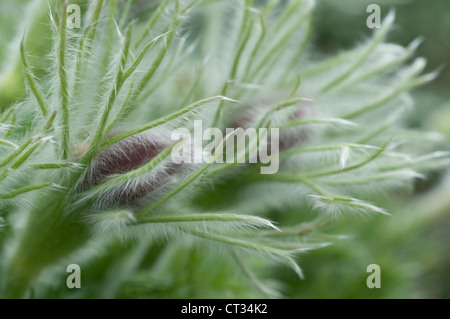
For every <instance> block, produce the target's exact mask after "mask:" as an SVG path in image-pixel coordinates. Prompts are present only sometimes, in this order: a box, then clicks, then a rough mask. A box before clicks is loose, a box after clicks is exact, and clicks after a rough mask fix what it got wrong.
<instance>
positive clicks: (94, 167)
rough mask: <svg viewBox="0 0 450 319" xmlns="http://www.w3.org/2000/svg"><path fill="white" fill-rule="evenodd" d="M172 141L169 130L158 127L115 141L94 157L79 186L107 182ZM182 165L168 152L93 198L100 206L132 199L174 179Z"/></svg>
mask: <svg viewBox="0 0 450 319" xmlns="http://www.w3.org/2000/svg"><path fill="white" fill-rule="evenodd" d="M173 143H174V141H172V140H171V139H170V134H167V132H164V131H161V130H159V131H158V132H156V131H154V130H149V131H146V132H142V133H139V134H135V135H132V136H129V137H127V138H125V139H123V140H120V141H119V142H116V143H115V144H113V145H111V146H109V147H107V148H106V149H104V150H102V151H101V152H100V153H99V154H98V155H97V156H96V157H95V158H94V160H93V161H92V163H91V164H90V166H89V168H88V170H87V172H86V175H85V177H84V181H83V183H82V189H83V190H89V189H92V188H95V187H97V186H101V185H108V184H105V183H107V182H109V181H111V180H113V179H114V178H116V177H120V176H121V175H123V174H127V173H129V172H132V171H135V170H137V169H139V168H141V167H143V166H145V165H146V164H148V163H149V162H150V161H152V160H153V159H154V158H155V157H156V156H157V155H159V154H160V153H161V152H162V151H164V150H165V149H167V148H169V147H170V146H171V145H172V144H173ZM186 156H187V155H186ZM185 166H187V167H188V165H186V164H184V163H181V164H177V163H175V162H174V161H173V159H172V158H171V156H170V154H169V155H168V156H167V157H166V158H164V159H163V161H162V162H161V163H159V164H158V165H157V166H156V167H155V168H153V169H152V170H150V171H148V172H142V174H139V176H133V177H130V178H129V179H126V180H121V181H119V182H118V183H117V185H115V184H113V185H108V188H107V190H106V191H103V192H101V194H100V195H99V198H97V199H96V200H95V201H94V202H95V204H96V206H98V207H99V208H111V207H118V206H124V205H128V204H131V203H134V202H136V200H138V199H141V198H143V197H145V196H147V195H148V194H150V193H151V192H153V191H155V190H157V189H159V188H161V187H162V186H163V185H166V184H168V183H170V182H172V181H174V180H175V177H176V176H179V175H180V174H182V173H183V171H184V167H185Z"/></svg>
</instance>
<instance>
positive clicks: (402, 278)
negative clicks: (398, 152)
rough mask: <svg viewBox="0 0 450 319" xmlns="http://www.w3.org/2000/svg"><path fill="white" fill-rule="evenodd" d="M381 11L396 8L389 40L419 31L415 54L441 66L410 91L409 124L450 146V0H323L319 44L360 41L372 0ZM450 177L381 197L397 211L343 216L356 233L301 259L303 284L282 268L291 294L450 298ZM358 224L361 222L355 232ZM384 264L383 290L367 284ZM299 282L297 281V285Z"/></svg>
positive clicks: (343, 226)
mask: <svg viewBox="0 0 450 319" xmlns="http://www.w3.org/2000/svg"><path fill="white" fill-rule="evenodd" d="M372 3H375V4H378V5H380V8H381V14H382V17H385V16H386V15H387V14H388V13H389V11H390V10H395V12H396V27H395V28H394V31H393V32H392V33H391V34H390V36H389V41H390V42H392V43H398V44H402V45H408V44H409V43H411V42H412V41H413V40H414V39H416V38H418V37H421V38H422V39H423V42H422V44H421V45H420V47H419V48H418V50H417V54H416V55H417V56H423V57H425V58H426V59H427V61H428V64H427V69H426V71H428V72H430V71H434V70H437V69H438V70H440V74H439V76H438V78H437V79H436V80H434V81H433V82H431V83H430V84H428V85H426V86H423V87H421V88H419V89H416V90H414V92H412V96H413V97H414V100H415V109H414V112H411V113H410V115H409V118H408V119H407V121H406V122H407V123H408V125H410V126H413V127H418V128H420V129H423V130H427V131H438V132H440V133H442V134H443V135H445V136H446V137H447V138H446V139H443V140H442V143H441V144H440V149H441V150H444V151H448V150H450V146H449V142H448V137H450V66H449V63H448V62H449V56H450V19H449V18H448V17H449V16H450V2H449V1H448V0H431V1H422V0H386V1H384V0H382V1H373V0H372V1H368V0H339V1H335V0H321V1H320V2H319V3H318V8H317V10H316V15H315V22H314V35H313V36H314V40H313V43H314V45H315V48H316V49H318V50H319V52H320V53H321V54H325V55H333V54H336V53H338V52H340V51H343V50H345V49H350V48H352V47H354V45H355V44H357V43H360V42H362V41H363V40H364V39H366V38H367V37H369V36H370V35H371V34H372V32H373V31H372V30H370V29H369V28H368V27H367V26H366V19H367V17H368V16H369V14H370V13H367V12H366V9H367V6H368V5H369V4H372ZM449 194H450V178H449V177H448V173H447V171H445V170H444V171H438V172H434V173H432V174H430V175H429V176H427V179H426V180H425V181H420V182H417V183H416V185H415V186H414V189H412V190H411V191H410V192H409V193H407V194H406V193H403V194H397V200H396V201H395V202H391V203H389V202H386V199H384V198H382V199H380V202H382V205H383V206H385V207H388V209H390V212H392V213H393V215H394V216H392V217H385V216H376V217H375V218H369V219H368V220H361V219H358V218H353V219H352V218H350V220H348V219H346V220H342V221H341V222H340V224H339V225H338V226H337V227H336V229H334V230H333V231H330V232H332V233H333V232H334V233H336V234H351V238H350V239H344V240H342V241H337V242H336V244H335V245H333V246H332V247H329V248H324V249H320V250H317V251H313V252H310V253H308V254H307V255H305V256H304V257H303V258H301V259H300V265H301V266H302V267H303V270H304V272H305V274H306V280H305V281H302V282H298V281H297V280H296V278H294V276H293V275H292V274H290V273H289V272H283V271H282V270H280V271H279V272H280V274H282V275H280V277H282V278H283V282H284V283H285V285H286V286H285V289H286V290H285V294H286V295H290V296H292V297H295V298H449V297H450V231H449V230H450V200H449V196H448V195H449ZM355 223H357V224H358V225H359V227H358V228H357V230H356V233H355V229H356V228H355V227H354V225H355ZM372 263H375V264H378V265H379V266H380V267H381V288H380V289H376V288H374V289H369V288H367V286H366V279H367V277H368V275H370V274H369V273H367V272H366V267H367V266H368V265H369V264H372ZM294 283H296V284H294Z"/></svg>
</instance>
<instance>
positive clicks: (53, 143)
mask: <svg viewBox="0 0 450 319" xmlns="http://www.w3.org/2000/svg"><path fill="white" fill-rule="evenodd" d="M75 3H76V4H79V5H80V7H81V13H82V15H81V17H80V19H81V28H80V29H77V28H73V29H70V28H68V27H67V25H66V23H65V22H66V21H67V18H71V16H70V14H71V12H68V10H66V9H67V5H68V4H67V3H64V4H63V2H62V1H50V7H49V6H48V4H47V1H34V2H33V3H31V4H30V7H28V6H25V5H22V6H19V5H18V7H20V9H22V10H23V12H29V10H32V9H33V10H34V11H32V12H36V16H35V17H34V18H31V17H30V18H29V19H28V20H27V21H26V22H27V28H26V32H25V35H24V37H23V40H22V42H20V43H17V42H14V45H13V46H12V48H13V54H12V55H6V54H3V55H2V58H3V61H2V62H3V65H9V67H10V68H9V69H8V68H5V69H4V72H3V73H1V74H0V76H1V82H0V83H1V87H0V90H1V91H2V93H4V92H7V93H8V98H6V97H5V96H6V95H5V94H1V95H0V99H1V100H0V107H1V113H0V215H1V217H0V244H1V250H0V262H1V277H0V296H2V297H15V298H20V297H48V296H55V295H57V296H73V297H123V296H127V297H142V296H144V297H161V296H163V297H180V296H181V297H192V295H191V292H192V291H194V290H195V287H196V285H197V284H198V285H200V282H201V285H203V286H202V287H203V288H202V289H204V291H203V292H202V293H203V295H202V293H200V292H199V295H200V296H208V297H210V296H211V295H208V291H210V290H211V291H213V290H214V289H215V288H214V287H215V285H216V287H219V288H217V291H220V290H221V289H228V291H229V293H228V294H227V295H226V296H228V297H230V296H231V297H242V296H244V297H245V296H255V295H256V296H270V297H272V296H279V294H277V292H276V289H274V288H276V285H273V284H272V283H271V282H270V281H267V280H266V279H267V277H269V276H259V275H257V273H258V271H259V270H260V269H261V267H263V266H267V265H268V264H271V263H272V262H273V261H275V262H280V263H284V264H285V265H287V266H288V267H290V268H292V269H293V271H295V272H296V273H297V274H298V275H299V276H300V277H303V273H302V270H301V268H300V266H301V262H300V263H298V260H297V259H296V257H297V255H298V254H300V253H302V252H304V251H308V250H313V249H319V248H322V247H325V246H328V245H330V244H332V243H333V242H334V241H335V239H334V238H329V237H326V236H323V231H325V227H327V226H329V225H331V224H333V223H334V222H335V221H336V216H341V215H342V217H345V216H346V215H347V214H370V213H381V214H388V213H389V212H388V211H386V209H385V208H383V207H378V206H376V205H375V204H374V203H373V202H372V199H373V198H374V197H373V195H374V194H380V193H381V194H390V193H391V192H392V190H394V189H398V188H402V187H405V186H407V185H410V184H411V182H412V181H413V180H414V179H416V178H420V177H421V176H422V175H421V172H423V171H427V170H429V169H431V168H433V169H434V168H436V167H442V166H446V165H448V163H449V161H448V154H447V153H442V152H438V153H430V152H432V151H433V150H432V148H431V147H429V143H428V142H429V140H430V139H431V137H432V136H430V139H429V138H428V137H429V136H427V135H425V134H422V133H418V132H415V131H411V130H408V129H406V128H403V127H402V126H401V119H402V117H403V116H404V112H406V111H408V110H409V109H411V107H412V99H411V97H410V96H409V94H408V92H409V91H410V90H411V89H413V88H415V87H417V86H419V85H422V84H424V83H426V82H428V81H431V80H432V79H433V78H434V76H435V74H422V71H423V68H424V66H425V62H424V60H423V59H422V58H417V59H412V56H413V55H414V50H415V49H416V47H417V45H418V42H417V41H414V42H413V43H412V44H411V45H410V46H408V47H406V48H405V47H401V46H399V45H395V44H391V43H386V36H387V34H388V33H389V31H390V29H391V28H392V26H393V23H394V14H392V13H391V14H389V15H388V16H387V17H386V18H385V19H384V22H383V25H382V27H381V28H380V29H379V30H377V31H375V32H374V34H373V36H372V37H371V38H370V39H368V40H367V41H366V42H364V43H362V44H361V45H360V46H358V47H356V48H355V49H353V50H350V51H347V52H342V53H339V54H337V55H335V56H332V57H327V58H320V57H318V56H317V55H316V54H315V53H314V50H313V47H312V44H311V41H310V40H311V33H312V17H313V10H314V7H315V1H313V0H303V1H297V0H291V1H278V0H271V1H256V0H255V1H252V0H245V1H238V0H234V1H230V0H223V1H220V0H214V1H212V0H189V1H187V0H168V1H167V0H163V1H147V2H146V1H131V0H128V1H117V0H111V1H101V0H97V1H77V2H75ZM36 8H37V9H36ZM68 15H69V16H68ZM49 16H50V18H48V17H49ZM36 28H40V34H41V35H40V37H41V38H42V41H44V43H47V44H48V45H47V46H43V47H42V46H41V47H39V46H37V45H35V44H33V41H32V36H33V35H34V34H35V33H36ZM18 32H19V34H21V33H22V32H23V29H20V30H18ZM34 36H35V35H34ZM17 39H20V37H17ZM46 39H51V41H49V40H46ZM37 56H39V59H37V58H36V57H37ZM411 59H412V60H411ZM13 86H16V87H19V88H20V87H22V88H23V90H22V91H21V90H20V89H19V90H16V91H17V93H16V94H15V96H14V98H11V97H10V96H9V95H11V94H12V93H11V92H16V91H15V90H13V88H12V87H13ZM21 92H22V93H21ZM9 93H11V94H9ZM238 101H239V102H241V103H237V102H238ZM298 108H303V110H305V112H302V113H301V114H302V115H301V116H300V115H298V114H297V115H298V116H293V114H294V115H295V114H296V113H295V112H296V110H297V109H298ZM248 110H250V111H251V112H250V113H251V114H252V115H251V117H252V119H251V122H254V124H253V125H254V126H255V127H268V128H270V127H276V128H280V132H281V133H280V136H281V138H282V139H284V141H285V142H286V143H285V144H284V145H285V146H286V147H285V148H281V149H280V154H279V155H280V159H281V163H280V170H279V171H278V172H277V173H276V174H273V175H261V174H260V173H259V169H258V164H252V165H250V164H236V165H235V164H230V163H228V164H227V163H224V164H218V163H202V164H199V165H196V166H189V167H186V166H183V165H181V166H180V167H178V168H177V169H173V168H171V167H170V166H168V165H167V160H168V159H169V158H170V150H171V147H173V145H175V143H176V141H172V144H171V143H164V145H163V146H164V147H161V148H158V151H157V152H156V151H155V154H152V156H151V158H150V157H148V158H144V157H142V156H141V157H139V158H140V160H141V159H142V158H144V159H145V163H143V162H142V163H141V162H140V164H139V165H134V166H133V165H131V166H132V167H131V168H127V169H124V170H123V171H120V172H118V171H117V170H115V171H114V170H112V169H111V172H113V173H111V172H109V173H108V174H106V173H102V174H100V173H99V174H100V175H101V176H102V179H101V180H100V181H96V182H92V180H89V176H91V175H95V174H96V170H98V169H99V167H101V165H100V164H98V159H99V158H100V157H101V156H112V155H108V154H112V153H111V152H110V151H108V150H111V149H113V150H114V152H116V153H114V154H115V155H114V156H123V157H127V156H131V157H132V156H133V155H130V151H129V149H127V148H126V147H122V146H120V145H127V144H126V143H129V142H130V141H132V140H133V138H135V137H136V136H139V138H141V139H144V140H145V139H147V140H146V141H148V143H153V144H151V145H160V144H161V145H162V143H160V142H161V141H163V140H164V141H166V140H165V139H168V138H170V132H171V131H172V130H174V129H175V128H179V127H189V128H192V123H193V121H194V120H195V119H200V120H203V125H204V127H207V126H210V127H218V128H220V129H222V130H223V131H225V128H227V127H228V126H229V124H230V123H233V122H237V123H239V122H240V121H241V122H242V121H244V122H245V121H247V120H248V119H243V116H244V115H245V114H248V113H247V111H248ZM139 134H140V135H139ZM281 142H283V140H281ZM121 143H122V144H121ZM114 147H115V148H114ZM125 149H127V151H125ZM108 152H109V153H108ZM121 152H122V153H121ZM131 152H132V151H131ZM102 154H103V155H102ZM105 154H106V155H105ZM117 154H119V155H117ZM247 155H248V154H247ZM96 165H97V166H96ZM111 165H112V164H111ZM107 168H108V167H107ZM89 174H91V175H89ZM86 180H88V181H91V182H89V183H87V184H86ZM86 185H88V186H86ZM136 192H140V193H139V196H137V197H139V199H136V200H134V197H133V198H131V197H132V196H131V195H130V194H136ZM120 196H124V197H125V199H126V200H121V201H120V203H119V200H117V198H118V197H120ZM127 196H129V197H127ZM382 218H387V217H382ZM194 247H195V248H194ZM211 247H212V249H211ZM305 258H308V257H305ZM74 263H75V264H79V265H80V267H81V270H82V272H83V282H82V289H78V290H77V289H74V290H70V289H68V288H67V287H66V280H65V279H66V275H67V273H66V272H65V271H66V267H67V265H69V264H74ZM205 272H208V275H206V277H205V278H208V279H204V280H203V279H199V278H198V277H202V276H203V275H202V274H204V273H205ZM236 273H239V274H240V275H239V276H244V277H245V278H246V279H247V281H242V280H239V279H236V276H237V275H236ZM188 274H189V276H188ZM239 278H240V277H239ZM196 280H198V282H196ZM202 280H203V281H202ZM208 280H209V281H210V286H208V283H207V282H208ZM184 287H194V288H192V289H188V288H186V292H183V289H184ZM222 287H224V288H222ZM212 295H213V296H216V294H212ZM219 296H220V295H219Z"/></svg>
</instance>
